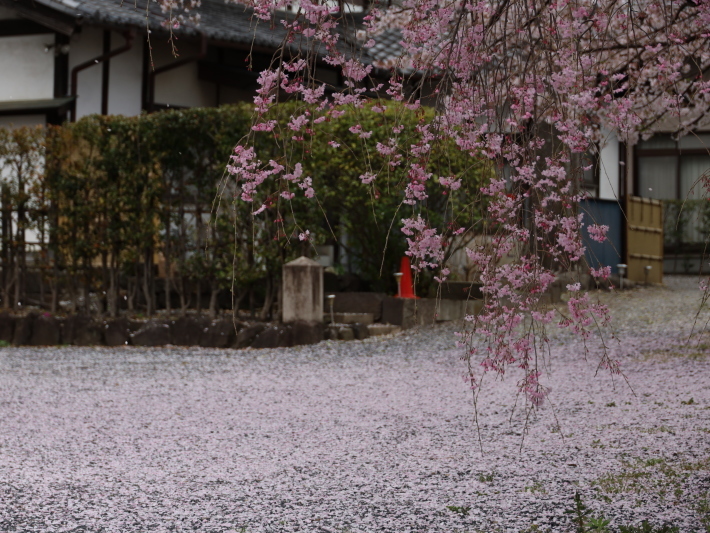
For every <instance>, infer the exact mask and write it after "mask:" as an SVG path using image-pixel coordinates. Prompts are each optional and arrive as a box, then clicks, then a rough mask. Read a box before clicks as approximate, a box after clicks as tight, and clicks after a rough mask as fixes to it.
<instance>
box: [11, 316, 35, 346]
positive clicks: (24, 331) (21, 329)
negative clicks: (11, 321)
mask: <svg viewBox="0 0 710 533" xmlns="http://www.w3.org/2000/svg"><path fill="white" fill-rule="evenodd" d="M36 319H37V315H36V314H34V313H30V314H28V315H25V316H20V317H17V320H16V322H15V332H14V335H13V337H12V344H14V345H15V346H26V345H28V344H30V342H31V341H32V327H33V326H34V322H35V320H36Z"/></svg>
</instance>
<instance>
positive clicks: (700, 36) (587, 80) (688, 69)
mask: <svg viewBox="0 0 710 533" xmlns="http://www.w3.org/2000/svg"><path fill="white" fill-rule="evenodd" d="M247 3H248V5H249V6H251V7H252V8H253V9H254V12H255V14H256V16H257V17H259V18H260V19H263V20H265V21H271V22H272V23H274V24H282V25H283V26H285V27H286V28H287V29H288V30H289V37H288V38H287V39H286V41H287V42H285V43H284V50H287V49H288V50H292V48H293V46H294V43H295V39H296V37H297V36H298V37H303V38H305V41H301V42H302V43H303V42H305V43H306V44H302V45H300V50H299V52H298V53H293V52H292V51H290V52H289V53H284V54H283V55H282V59H281V61H280V62H279V63H278V64H277V65H275V67H274V68H272V69H271V70H267V71H264V72H263V73H262V74H261V76H260V78H259V83H260V89H259V91H258V94H257V97H256V98H255V104H256V120H255V123H254V127H253V130H254V131H255V132H258V131H261V132H269V131H271V132H273V133H274V135H275V136H278V138H279V139H280V142H281V143H282V146H283V147H284V161H283V162H282V163H279V164H275V163H274V162H273V161H259V160H257V159H255V156H254V153H253V152H249V150H251V149H250V148H245V147H244V146H248V145H249V142H250V139H246V141H245V144H244V145H240V146H238V147H237V149H236V151H235V156H234V157H233V161H232V164H231V165H230V167H229V172H230V173H231V174H232V175H233V176H234V177H235V178H236V179H237V181H238V183H239V185H240V186H241V187H242V199H243V200H245V201H251V200H252V199H253V191H254V190H255V189H256V188H258V187H272V188H274V187H275V188H279V187H280V188H282V189H283V190H287V186H288V183H289V182H293V181H296V180H300V181H298V186H299V187H300V188H301V189H303V190H304V193H305V194H306V196H312V195H313V194H315V192H314V187H313V186H312V183H311V182H310V180H309V178H301V177H300V175H298V176H297V172H298V170H297V166H296V165H297V164H298V161H297V160H296V158H295V157H294V156H293V155H292V154H298V156H297V157H298V158H302V157H304V154H306V152H307V151H306V150H302V149H291V148H289V146H290V145H291V144H293V143H295V144H296V145H298V144H301V145H303V146H306V145H307V143H308V142H309V139H310V138H311V135H312V133H313V131H314V130H315V128H317V126H318V124H320V123H322V122H324V121H327V120H329V119H331V118H335V117H338V116H341V115H342V114H343V113H344V109H345V108H346V107H347V108H354V109H358V108H361V107H362V106H364V105H365V103H366V102H368V101H369V100H371V99H372V98H373V95H377V96H378V97H381V99H378V98H376V100H377V101H376V102H375V104H374V107H373V109H382V110H384V109H385V108H386V107H387V99H392V100H396V101H400V102H403V103H404V104H406V106H407V107H408V108H409V109H411V110H413V111H416V110H417V109H419V108H420V107H421V105H423V101H426V102H428V103H430V104H433V105H434V106H435V108H436V109H437V112H438V114H437V117H436V119H435V121H434V122H433V123H432V124H422V125H420V126H419V128H418V131H417V133H418V139H417V140H416V141H415V142H414V143H412V144H410V145H409V146H406V147H403V146H401V145H400V143H398V142H397V140H398V138H399V137H398V136H399V134H400V133H401V131H402V127H401V125H400V124H398V123H397V122H396V121H395V123H393V124H391V125H390V127H391V132H392V134H391V139H390V141H389V142H388V143H378V145H377V152H378V153H379V154H380V155H381V156H383V157H385V158H386V159H387V165H386V166H385V168H384V170H381V171H380V172H386V171H387V169H388V168H392V167H402V168H404V169H406V171H407V176H408V177H407V181H406V183H405V184H404V186H403V189H404V190H403V191H402V192H401V194H402V201H403V204H404V206H406V208H407V209H409V210H410V213H411V215H408V216H405V217H404V220H403V228H402V231H403V232H404V233H405V235H407V237H408V238H407V242H408V244H409V252H408V254H409V255H410V256H411V257H412V258H413V259H414V260H415V261H414V262H415V265H416V267H417V268H424V267H427V268H434V269H437V268H438V269H442V276H441V277H439V279H441V280H443V279H444V277H445V275H444V274H443V270H444V269H446V265H444V264H443V263H442V261H443V260H444V258H445V254H444V253H443V249H444V243H445V241H446V239H447V238H448V237H447V234H446V232H445V231H443V228H438V229H437V228H435V227H432V226H431V224H430V223H429V222H428V221H426V220H424V219H423V218H422V217H421V214H422V206H424V205H425V203H426V202H427V201H428V195H429V193H428V192H427V190H428V189H427V187H426V184H427V183H430V182H435V183H438V184H439V185H440V186H441V188H442V194H445V193H446V191H447V189H455V188H456V187H457V184H458V181H457V178H456V176H453V177H452V176H435V175H433V174H432V172H431V171H430V170H428V167H427V160H428V157H429V155H430V152H431V146H432V145H433V144H434V143H436V142H437V140H438V139H442V138H446V139H451V140H452V141H453V142H454V143H455V145H456V146H457V147H458V149H459V150H461V151H463V152H464V153H466V154H469V155H470V156H471V158H473V159H481V158H482V159H485V160H487V161H489V162H490V164H491V167H492V168H493V169H495V171H496V173H495V176H494V177H493V178H491V179H490V181H489V182H488V183H486V184H485V185H484V186H483V187H482V188H481V196H480V198H479V201H480V202H481V205H485V206H486V209H487V220H486V224H485V227H484V228H479V227H473V224H472V227H470V228H467V230H468V231H470V232H471V233H472V234H479V235H480V234H483V235H484V236H485V237H487V238H488V239H489V240H488V241H487V242H489V243H490V244H489V245H485V246H477V245H473V246H472V247H471V248H470V249H469V250H468V253H469V257H470V259H471V262H472V263H473V265H474V266H475V270H476V277H477V279H479V280H480V281H481V282H482V283H483V291H482V292H483V294H484V310H483V312H482V313H481V314H480V315H478V316H475V317H470V323H471V325H472V328H473V329H472V330H471V331H468V332H467V333H465V334H464V335H463V337H462V345H466V346H468V348H467V352H466V358H467V359H469V361H470V362H471V365H470V376H469V377H470V380H471V383H472V384H474V385H475V384H476V383H478V382H479V381H480V376H481V375H482V374H484V373H485V372H488V371H494V372H498V373H503V372H504V371H505V369H506V367H508V366H510V365H515V366H518V367H520V368H522V369H524V370H525V372H526V375H525V378H524V379H523V380H522V382H521V390H523V391H525V393H526V394H527V397H528V398H529V399H530V400H531V401H532V402H533V403H534V404H536V405H538V404H539V402H540V401H541V398H543V397H544V395H545V390H544V388H543V387H542V386H541V385H540V384H539V383H538V380H537V377H538V375H539V369H538V365H537V359H538V358H537V354H538V353H539V351H540V350H541V349H544V346H545V343H546V338H547V333H546V331H547V330H546V328H547V327H548V326H549V325H550V324H551V323H552V322H553V321H557V323H558V325H559V326H561V327H564V328H569V329H570V330H571V331H573V332H575V333H577V334H579V335H582V337H583V338H586V337H588V336H589V335H590V334H591V332H592V331H602V330H603V329H604V328H605V327H606V326H607V325H608V323H609V316H608V311H607V310H606V308H605V307H604V306H601V305H596V304H593V303H591V301H590V300H589V298H588V297H587V296H585V295H583V294H577V292H576V291H575V293H574V294H573V297H572V298H571V299H570V305H569V306H568V310H567V311H568V312H567V313H566V314H561V313H554V312H551V311H552V310H551V309H550V308H549V307H548V305H547V303H546V299H545V298H544V297H543V295H544V293H545V292H546V291H547V290H548V289H549V287H550V286H551V284H552V283H553V282H554V281H555V279H556V277H557V276H558V273H560V272H565V271H572V272H578V273H580V272H582V273H584V272H589V273H591V274H592V276H594V277H599V278H606V277H608V276H609V270H608V268H606V267H601V268H599V269H592V270H591V271H590V270H589V269H588V267H586V266H585V263H584V262H583V257H584V254H585V247H584V245H583V241H582V233H583V229H584V226H585V220H584V218H583V217H582V215H580V214H579V213H578V207H577V206H578V204H579V201H580V200H581V199H583V198H584V197H585V192H584V190H583V189H582V187H581V176H582V172H583V170H584V166H583V164H582V155H583V154H584V153H585V152H588V151H590V150H592V149H593V146H594V143H595V142H597V141H598V140H599V139H600V137H601V131H602V129H606V130H608V131H612V132H614V133H615V134H616V135H617V137H618V138H619V139H620V140H621V141H623V142H627V143H632V144H633V143H634V142H636V141H637V140H638V139H639V138H641V137H647V136H649V135H650V134H651V133H652V132H653V131H654V128H655V127H657V126H658V124H660V123H663V124H666V125H668V124H671V125H672V128H673V129H675V130H676V131H677V132H678V133H679V134H682V133H684V132H687V131H690V130H692V128H693V127H694V126H695V125H697V124H698V122H699V121H700V120H701V119H702V117H703V116H705V114H706V113H707V111H708V109H709V108H710V80H708V79H706V77H703V75H702V73H703V72H706V71H707V69H708V67H710V32H708V29H707V28H708V27H710V0H690V1H686V0H670V1H668V0H634V1H631V2H628V1H625V0H623V1H622V0H574V1H571V0H555V1H553V2H548V1H544V0H532V1H527V0H526V1H522V0H512V1H509V2H500V3H496V2H490V1H488V0H463V1H456V2H450V1H445V0H401V1H400V2H395V3H388V4H387V6H385V5H384V4H383V5H380V4H378V3H375V4H374V5H373V6H372V8H371V9H370V10H369V11H368V13H367V14H366V16H365V17H364V26H363V27H361V28H359V29H358V31H357V32H355V30H354V29H353V28H351V27H350V26H349V18H348V17H347V16H346V13H341V12H340V11H339V7H338V6H337V5H336V4H334V3H333V4H329V3H318V2H312V1H310V0H303V1H299V2H298V4H297V10H296V15H295V17H286V16H284V11H283V10H285V9H287V8H289V7H294V6H296V4H295V3H293V2H292V0H275V1H274V0H249V1H248V2H247ZM392 32H398V34H399V35H401V40H400V41H399V46H400V47H401V48H400V50H401V52H400V53H399V54H395V55H394V56H392V57H388V58H385V59H379V60H376V61H374V62H373V61H366V60H365V56H364V55H362V54H366V51H367V50H368V49H370V48H372V47H373V46H376V45H377V43H378V40H379V39H381V38H384V37H385V36H387V35H391V34H392ZM353 34H354V35H355V36H356V37H359V39H360V42H361V43H364V47H362V48H358V47H355V48H354V49H353V48H349V47H348V43H349V42H351V41H352V35H353ZM348 36H350V37H348ZM289 47H290V48H289ZM363 50H365V52H362V51H363ZM316 58H318V59H319V60H322V61H323V62H324V63H326V64H328V65H330V66H332V67H336V68H339V69H340V73H341V75H342V80H343V85H344V88H343V89H342V90H340V88H338V87H329V89H331V90H329V91H326V90H325V89H324V85H323V84H321V83H320V82H318V76H317V73H316V71H315V69H316V65H317V61H315V59H316ZM375 67H376V68H375ZM376 69H379V73H378V71H377V70H376ZM385 70H389V72H388V73H387V75H383V74H382V72H383V71H385ZM422 80H426V81H422ZM280 95H289V96H298V97H300V98H301V99H302V100H303V101H304V108H303V112H302V113H301V114H298V115H295V116H294V117H292V120H291V122H290V123H289V128H290V129H291V130H292V131H293V132H294V133H296V135H293V134H290V135H284V134H283V132H276V131H274V128H275V127H276V123H275V121H273V120H270V119H268V118H267V117H268V111H269V109H271V107H272V106H273V105H274V104H275V103H276V102H277V101H278V99H279V97H280ZM350 131H351V133H352V134H353V135H354V136H356V137H357V139H360V140H362V141H364V140H366V139H367V138H369V137H370V135H371V131H370V130H369V129H368V128H367V127H365V126H364V125H361V124H356V125H354V126H353V127H352V128H351V130H350ZM331 146H332V147H333V148H334V149H338V147H339V143H336V142H331ZM340 149H344V148H340ZM305 157H307V155H305ZM363 167H367V171H366V172H363V174H362V176H361V181H362V182H363V183H364V184H367V185H369V184H372V183H373V182H374V181H375V180H376V179H377V173H378V172H377V171H376V170H373V169H371V168H369V166H368V165H367V162H363ZM292 194H293V193H291V192H286V193H282V194H281V197H282V198H283V199H284V200H289V199H290V198H292ZM267 207H268V206H262V208H260V209H257V210H255V213H258V212H260V210H261V209H266V208H267ZM607 231H608V227H607V226H605V225H597V224H594V225H590V226H587V232H588V234H589V236H590V237H591V238H592V239H593V240H594V241H597V242H603V241H604V240H605V239H606V232H607ZM511 254H512V256H513V257H514V258H513V260H512V261H503V259H504V258H505V257H508V256H510V255H511ZM474 336H476V337H477V338H480V337H482V338H484V339H485V340H486V343H487V346H486V348H485V350H483V351H480V350H477V349H474V348H473V347H472V339H473V337H474ZM602 360H603V361H604V362H605V363H604V364H605V365H606V366H609V367H610V368H615V365H614V364H612V363H610V362H608V361H607V357H606V355H603V356H602Z"/></svg>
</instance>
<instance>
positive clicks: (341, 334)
mask: <svg viewBox="0 0 710 533" xmlns="http://www.w3.org/2000/svg"><path fill="white" fill-rule="evenodd" d="M338 339H340V340H341V341H352V340H355V332H354V331H353V330H352V328H349V327H347V326H343V327H342V328H338Z"/></svg>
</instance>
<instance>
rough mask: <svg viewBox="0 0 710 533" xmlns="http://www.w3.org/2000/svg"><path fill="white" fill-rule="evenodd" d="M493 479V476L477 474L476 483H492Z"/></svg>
mask: <svg viewBox="0 0 710 533" xmlns="http://www.w3.org/2000/svg"><path fill="white" fill-rule="evenodd" d="M494 477H495V474H492V473H491V474H478V481H480V482H481V483H491V482H492V481H493V478H494Z"/></svg>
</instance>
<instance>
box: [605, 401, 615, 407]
mask: <svg viewBox="0 0 710 533" xmlns="http://www.w3.org/2000/svg"><path fill="white" fill-rule="evenodd" d="M606 406H607V407H616V402H609V403H608V404H606Z"/></svg>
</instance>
